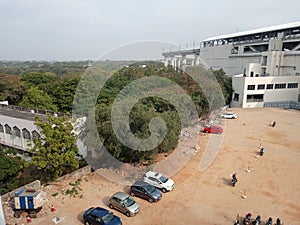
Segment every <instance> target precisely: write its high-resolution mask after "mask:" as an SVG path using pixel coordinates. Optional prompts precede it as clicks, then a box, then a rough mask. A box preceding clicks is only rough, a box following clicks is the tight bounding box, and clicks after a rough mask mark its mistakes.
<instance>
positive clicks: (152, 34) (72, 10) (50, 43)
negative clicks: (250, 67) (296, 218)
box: [0, 0, 300, 60]
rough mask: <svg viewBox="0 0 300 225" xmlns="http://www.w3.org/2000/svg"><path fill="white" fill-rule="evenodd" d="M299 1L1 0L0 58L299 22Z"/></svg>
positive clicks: (192, 38)
mask: <svg viewBox="0 0 300 225" xmlns="http://www.w3.org/2000/svg"><path fill="white" fill-rule="evenodd" d="M299 9H300V1H299V0H285V1H284V0H249V1H242V0H227V1H225V0H214V1H212V0H205V1H201V0H181V1H179V0H160V1H159V0H148V1H146V0H110V1H109V0H106V1H103V0H0V60H83V59H96V58H98V57H100V56H101V55H103V54H104V53H106V52H109V51H110V50H111V49H114V48H117V47H118V46H120V45H125V44H128V43H132V42H138V41H145V40H157V41H163V42H172V43H176V44H180V45H181V46H184V47H185V46H186V45H187V44H188V45H189V46H192V45H193V42H195V43H197V44H198V43H200V41H201V40H203V39H205V38H208V37H211V36H217V35H221V34H227V33H234V32H236V31H237V30H238V31H245V30H249V29H255V28H261V27H267V26H272V25H278V24H284V23H289V22H295V21H300V13H299Z"/></svg>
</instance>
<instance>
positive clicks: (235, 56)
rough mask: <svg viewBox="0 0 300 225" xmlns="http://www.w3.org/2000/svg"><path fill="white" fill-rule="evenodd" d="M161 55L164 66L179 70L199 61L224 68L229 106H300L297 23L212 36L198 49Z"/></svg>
mask: <svg viewBox="0 0 300 225" xmlns="http://www.w3.org/2000/svg"><path fill="white" fill-rule="evenodd" d="M163 56H164V57H165V65H169V64H171V65H172V66H174V67H177V68H178V67H179V68H180V69H184V68H185V66H187V65H197V64H200V63H201V61H200V60H202V63H204V64H205V66H207V67H209V68H212V69H220V68H223V69H224V71H225V72H226V73H227V75H228V76H232V86H233V89H234V93H233V98H232V104H231V106H232V107H242V108H248V107H250V108H251V107H264V106H272V105H273V106H276V105H277V106H282V104H285V105H288V104H293V105H296V107H294V108H298V109H300V102H299V101H300V87H299V83H300V22H294V23H289V24H283V25H278V26H272V27H267V28H261V29H255V30H251V31H245V32H238V33H234V34H227V35H221V36H217V37H212V38H208V39H206V40H204V41H203V42H202V43H201V47H200V48H199V49H192V50H184V51H176V52H167V53H163ZM187 60H189V61H191V60H192V61H191V63H187ZM287 107H289V106H287Z"/></svg>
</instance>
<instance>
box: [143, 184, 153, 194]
mask: <svg viewBox="0 0 300 225" xmlns="http://www.w3.org/2000/svg"><path fill="white" fill-rule="evenodd" d="M145 189H146V191H147V192H148V193H152V192H153V191H155V187H153V186H152V185H147V186H146V187H145Z"/></svg>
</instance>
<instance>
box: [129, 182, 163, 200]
mask: <svg viewBox="0 0 300 225" xmlns="http://www.w3.org/2000/svg"><path fill="white" fill-rule="evenodd" d="M130 195H131V196H137V197H140V198H144V199H147V200H148V201H149V202H157V201H159V200H160V199H161V196H162V193H161V191H160V190H158V189H157V188H155V187H154V186H152V185H151V184H148V183H146V182H143V181H136V182H135V183H134V184H133V185H132V186H131V188H130Z"/></svg>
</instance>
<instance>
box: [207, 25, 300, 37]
mask: <svg viewBox="0 0 300 225" xmlns="http://www.w3.org/2000/svg"><path fill="white" fill-rule="evenodd" d="M296 27H300V21H298V22H293V23H286V24H281V25H277V26H271V27H266V28H259V29H254V30H248V31H242V32H237V33H232V34H225V35H220V36H216V37H211V38H207V39H205V40H204V41H203V42H207V41H214V40H223V39H228V38H234V37H240V36H246V35H251V34H258V33H265V32H271V31H276V30H285V29H290V28H296Z"/></svg>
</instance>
